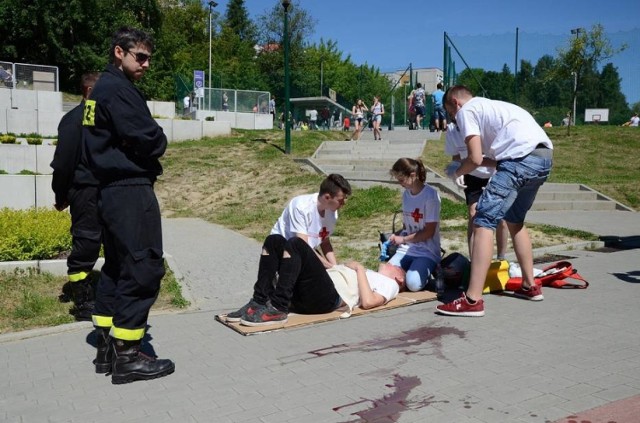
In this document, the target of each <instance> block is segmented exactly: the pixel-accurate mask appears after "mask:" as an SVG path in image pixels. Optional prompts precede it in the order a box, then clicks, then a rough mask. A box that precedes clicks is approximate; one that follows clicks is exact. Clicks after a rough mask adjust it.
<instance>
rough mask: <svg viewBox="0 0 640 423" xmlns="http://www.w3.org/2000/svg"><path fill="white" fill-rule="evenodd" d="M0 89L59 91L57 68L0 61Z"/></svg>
mask: <svg viewBox="0 0 640 423" xmlns="http://www.w3.org/2000/svg"><path fill="white" fill-rule="evenodd" d="M0 88H15V89H18V90H40V91H59V90H60V77H59V72H58V67H57V66H47V65H34V64H27V63H12V62H2V61H0Z"/></svg>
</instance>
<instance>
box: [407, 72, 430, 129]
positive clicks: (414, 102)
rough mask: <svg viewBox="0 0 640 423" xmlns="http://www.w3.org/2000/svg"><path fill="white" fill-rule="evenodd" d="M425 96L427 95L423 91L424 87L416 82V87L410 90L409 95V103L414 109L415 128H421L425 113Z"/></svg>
mask: <svg viewBox="0 0 640 423" xmlns="http://www.w3.org/2000/svg"><path fill="white" fill-rule="evenodd" d="M426 98H427V95H426V93H425V91H424V88H422V84H421V83H419V82H418V83H417V84H416V89H415V90H413V91H411V94H410V95H409V101H410V103H411V106H413V108H414V110H415V115H416V124H417V129H421V128H422V119H423V118H424V114H425V99H426Z"/></svg>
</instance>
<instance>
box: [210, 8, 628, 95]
mask: <svg viewBox="0 0 640 423" xmlns="http://www.w3.org/2000/svg"><path fill="white" fill-rule="evenodd" d="M217 1H218V3H219V6H218V7H217V8H216V10H217V11H218V12H220V13H221V14H224V12H225V11H226V6H227V3H228V0H217ZM294 1H298V0H294ZM299 1H300V4H301V6H302V7H304V8H305V10H307V11H308V12H309V13H310V14H311V15H312V16H313V18H314V19H315V21H316V26H315V34H314V35H313V38H312V41H316V42H317V41H319V40H320V39H321V38H323V39H324V40H328V39H331V40H334V41H337V44H338V49H339V50H341V51H343V52H344V54H345V56H344V57H346V56H347V55H350V56H351V59H352V61H353V62H354V63H356V64H363V63H367V64H369V65H374V66H376V67H378V68H380V70H382V71H384V72H386V71H393V70H400V69H405V68H406V67H407V66H408V65H409V63H411V64H412V65H413V67H414V68H415V67H437V68H442V66H443V65H442V62H443V59H442V50H443V34H444V32H447V34H448V35H449V37H451V39H452V40H453V42H454V44H456V46H457V47H458V48H459V49H460V50H461V53H462V54H463V56H465V60H467V62H469V65H470V66H471V67H482V68H484V69H486V70H499V69H501V68H502V65H503V64H504V63H507V64H508V65H509V66H510V67H511V70H512V71H513V68H514V64H515V32H516V27H517V28H519V32H520V34H521V38H520V39H519V41H520V43H519V44H521V45H519V58H520V59H522V58H528V57H527V55H531V56H536V57H532V58H531V59H530V60H531V61H532V62H533V64H535V62H536V61H537V58H538V57H539V56H540V55H541V54H544V53H547V54H551V55H555V54H556V50H555V48H556V47H558V46H559V45H562V43H563V42H565V43H566V41H567V40H568V37H570V36H571V29H572V28H580V27H581V28H587V29H590V28H591V27H592V26H593V25H594V24H597V23H599V24H602V25H603V26H604V28H605V31H606V32H607V33H618V32H625V31H631V30H634V29H640V0H609V1H606V0H511V1H509V0H480V1H478V0H459V1H457V2H433V1H428V0H357V1H348V0H299ZM275 2H276V1H275V0H245V6H246V7H247V10H249V13H250V15H251V17H252V18H255V17H256V16H257V15H260V14H263V13H264V12H265V11H267V10H270V9H271V7H273V4H274V3H275ZM278 3H280V1H278ZM454 8H455V9H454ZM635 33H636V34H637V33H638V31H635ZM490 35H494V37H488V38H485V37H478V36H490ZM634 39H635V40H637V41H638V44H640V39H638V36H637V35H636V36H635V38H634ZM616 40H618V37H614V39H612V41H613V42H612V44H613V45H614V47H615V46H617V45H618V44H617V42H616ZM625 41H626V39H625ZM501 44H505V45H504V46H501ZM627 44H629V42H628V41H627ZM498 46H499V47H498ZM633 47H634V49H629V50H630V51H627V52H625V54H624V55H623V57H621V58H613V59H611V61H613V62H614V65H616V66H619V72H620V74H621V77H622V79H623V92H625V94H626V96H627V100H628V101H630V102H635V101H639V100H640V83H638V82H637V81H631V80H630V79H632V78H633V79H634V80H635V79H640V54H635V53H636V52H638V51H639V50H638V48H639V47H640V46H638V45H635V46H633ZM496 49H499V50H500V52H499V54H498V56H497V57H496V58H495V59H491V60H490V58H491V56H492V54H494V55H495V54H496V51H495V50H496ZM474 55H475V56H474ZM463 66H464V65H463V63H462V62H461V60H458V61H457V62H456V70H457V71H461V70H462V69H463Z"/></svg>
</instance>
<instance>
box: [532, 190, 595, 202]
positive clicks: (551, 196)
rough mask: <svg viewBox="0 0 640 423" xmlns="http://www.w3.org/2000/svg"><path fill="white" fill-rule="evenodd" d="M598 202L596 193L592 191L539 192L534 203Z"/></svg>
mask: <svg viewBox="0 0 640 423" xmlns="http://www.w3.org/2000/svg"><path fill="white" fill-rule="evenodd" d="M593 200H598V193H596V192H594V191H560V192H558V191H549V190H542V189H541V190H540V191H538V195H537V196H536V201H593Z"/></svg>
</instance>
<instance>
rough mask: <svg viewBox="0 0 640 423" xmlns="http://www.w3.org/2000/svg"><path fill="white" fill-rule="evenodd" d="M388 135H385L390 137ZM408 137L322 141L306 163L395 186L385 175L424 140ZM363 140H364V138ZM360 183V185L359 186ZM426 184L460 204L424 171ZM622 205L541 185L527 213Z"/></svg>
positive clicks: (454, 191)
mask: <svg viewBox="0 0 640 423" xmlns="http://www.w3.org/2000/svg"><path fill="white" fill-rule="evenodd" d="M391 132H392V131H390V132H389V135H391ZM410 132H413V133H411V134H410V135H411V137H406V139H403V138H402V136H403V135H407V134H408V133H407V132H406V131H405V133H404V134H402V133H401V131H398V132H396V133H394V134H393V136H394V137H398V139H391V136H389V137H384V135H383V137H384V138H385V140H384V141H373V140H366V139H365V140H360V141H326V142H324V143H322V145H321V146H320V147H319V148H318V150H316V152H315V153H314V155H313V156H312V157H311V158H310V159H308V163H309V164H311V165H312V166H313V167H315V168H316V169H317V170H318V171H320V172H322V173H325V174H329V173H339V174H341V175H342V176H344V177H345V178H347V179H348V180H350V181H354V182H362V183H365V184H369V185H367V186H370V184H375V183H378V184H384V185H387V186H399V185H398V184H397V183H396V181H395V180H393V178H392V177H391V175H389V169H391V166H393V163H395V161H396V160H397V159H398V158H400V157H420V156H421V155H422V151H423V150H424V147H425V145H426V142H427V141H426V139H423V136H424V135H425V134H424V133H423V134H422V136H419V135H418V134H416V133H415V131H410ZM365 138H366V137H365ZM362 183H361V184H360V185H361V186H363V185H362ZM427 183H429V184H431V185H433V186H434V187H436V188H438V189H440V190H442V191H443V192H446V193H448V194H449V195H452V196H454V197H456V198H458V199H460V200H461V201H464V193H463V191H461V190H459V189H458V188H457V187H456V186H455V185H454V184H453V183H452V182H451V181H450V180H449V179H448V178H446V177H443V175H440V174H436V173H434V172H432V171H431V170H429V169H427ZM623 209H626V208H625V207H624V206H623V205H621V204H619V203H617V202H615V201H612V200H611V199H610V198H608V197H606V196H604V195H602V194H600V193H598V192H597V191H594V190H592V189H591V188H589V187H587V186H585V185H582V184H574V183H572V184H562V183H545V184H544V185H542V187H541V188H540V191H539V192H538V195H537V196H536V201H535V202H534V204H533V206H532V208H531V210H534V211H562V210H567V211H574V210H581V211H606V210H623Z"/></svg>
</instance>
